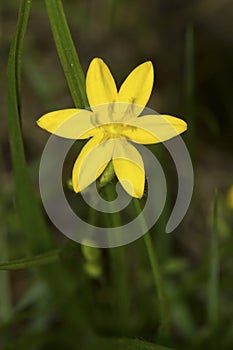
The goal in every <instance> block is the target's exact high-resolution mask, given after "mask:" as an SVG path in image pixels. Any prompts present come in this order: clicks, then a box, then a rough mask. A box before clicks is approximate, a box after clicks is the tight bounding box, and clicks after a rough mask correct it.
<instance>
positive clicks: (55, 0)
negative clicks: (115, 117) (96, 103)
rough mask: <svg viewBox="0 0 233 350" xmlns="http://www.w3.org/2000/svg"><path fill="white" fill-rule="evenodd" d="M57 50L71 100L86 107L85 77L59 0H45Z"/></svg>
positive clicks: (80, 106) (79, 105)
mask: <svg viewBox="0 0 233 350" xmlns="http://www.w3.org/2000/svg"><path fill="white" fill-rule="evenodd" d="M45 3H46V7H47V12H48V16H49V20H50V24H51V29H52V32H53V37H54V41H55V44H56V47H57V52H58V55H59V58H60V61H61V65H62V67H63V70H64V73H65V76H66V80H67V83H68V85H69V88H70V92H71V95H72V98H73V101H74V103H75V105H76V107H78V108H85V107H88V106H89V104H88V100H87V96H86V88H85V77H84V74H83V70H82V67H81V64H80V61H79V57H78V55H77V52H76V49H75V46H74V43H73V40H72V37H71V33H70V30H69V27H68V24H67V21H66V17H65V13H64V9H63V5H62V1H61V0H45Z"/></svg>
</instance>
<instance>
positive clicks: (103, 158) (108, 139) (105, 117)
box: [37, 58, 187, 198]
mask: <svg viewBox="0 0 233 350" xmlns="http://www.w3.org/2000/svg"><path fill="white" fill-rule="evenodd" d="M153 82H154V71H153V65H152V63H151V62H145V63H143V64H141V65H139V66H138V67H136V68H135V69H134V70H133V71H132V72H131V73H130V75H129V76H128V77H127V78H126V80H125V81H124V82H123V84H122V85H121V88H120V89H119V91H118V90H117V87H116V84H115V81H114V78H113V76H112V74H111V72H110V70H109V69H108V67H107V65H106V64H105V63H104V62H103V60H102V59H100V58H94V59H93V60H92V62H91V64H90V66H89V68H88V72H87V77H86V92H87V97H88V101H89V104H90V109H88V110H87V109H78V108H72V109H64V110H58V111H54V112H50V113H47V114H45V115H44V116H42V117H41V118H40V119H39V120H38V121H37V123H38V125H39V126H40V127H41V128H43V129H45V130H47V131H49V132H50V133H53V134H55V135H58V136H61V137H66V138H71V139H85V138H90V137H91V139H90V140H89V141H88V142H87V143H86V145H85V146H84V147H83V148H82V150H81V152H80V154H79V156H78V158H77V160H76V161H75V164H74V167H73V172H72V183H73V188H74V191H75V192H80V191H82V190H83V189H84V188H86V187H87V186H88V185H90V184H91V183H93V182H94V181H95V180H96V179H97V178H98V177H99V176H100V175H101V174H102V173H103V171H104V169H105V168H106V166H107V165H108V163H109V162H110V161H112V164H113V167H114V171H115V174H116V176H117V178H118V180H119V181H120V183H121V184H122V186H123V187H124V189H125V190H126V191H127V192H128V193H129V194H130V195H131V196H133V197H136V198H141V197H142V195H143V192H144V185H145V170H144V164H143V160H142V157H141V155H140V154H139V152H138V151H137V149H136V148H135V147H134V146H133V143H141V144H154V143H158V142H163V141H166V140H168V139H171V138H172V137H174V136H177V135H178V134H180V133H182V132H184V131H185V130H186V129H187V124H186V123H185V122H184V121H183V120H182V119H179V118H176V117H173V116H170V115H160V114H151V115H143V116H140V114H141V112H142V111H143V109H144V108H145V105H146V104H147V102H148V100H149V97H150V95H151V91H152V88H153Z"/></svg>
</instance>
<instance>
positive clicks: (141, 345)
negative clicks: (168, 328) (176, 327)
mask: <svg viewBox="0 0 233 350" xmlns="http://www.w3.org/2000/svg"><path fill="white" fill-rule="evenodd" d="M87 349H88V350H95V349H96V350H97V349H101V350H109V349H111V350H172V349H171V348H167V347H164V346H161V345H157V344H153V343H148V342H146V341H142V340H139V339H129V338H101V339H96V341H95V344H93V345H91V346H89V347H87Z"/></svg>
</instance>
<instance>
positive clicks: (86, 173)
mask: <svg viewBox="0 0 233 350" xmlns="http://www.w3.org/2000/svg"><path fill="white" fill-rule="evenodd" d="M103 137H104V134H103V133H98V134H97V135H96V136H94V137H93V138H92V139H91V140H90V141H88V142H87V144H86V145H85V146H84V147H83V148H82V150H81V152H80V154H79V156H78V158H77V159H76V162H75V164H74V167H73V171H72V184H73V188H74V191H75V192H80V191H82V190H83V189H84V188H86V187H87V186H88V185H90V184H91V183H92V182H94V181H95V180H96V179H97V178H98V177H99V176H100V175H101V173H102V172H103V171H104V169H105V167H106V166H107V164H108V162H109V161H110V160H111V157H112V153H113V145H114V143H113V141H112V140H108V141H103Z"/></svg>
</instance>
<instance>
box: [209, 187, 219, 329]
mask: <svg viewBox="0 0 233 350" xmlns="http://www.w3.org/2000/svg"><path fill="white" fill-rule="evenodd" d="M210 249H211V252H210V277H209V297H208V319H209V327H210V330H212V331H214V330H215V328H216V326H217V323H218V319H219V302H218V300H219V244H218V193H217V191H216V194H215V198H214V203H213V223H212V233H211V248H210Z"/></svg>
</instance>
